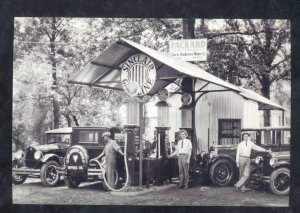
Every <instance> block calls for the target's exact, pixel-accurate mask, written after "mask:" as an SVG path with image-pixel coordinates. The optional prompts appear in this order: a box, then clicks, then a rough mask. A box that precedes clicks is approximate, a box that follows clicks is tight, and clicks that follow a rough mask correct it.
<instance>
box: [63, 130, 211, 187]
mask: <svg viewBox="0 0 300 213" xmlns="http://www.w3.org/2000/svg"><path fill="white" fill-rule="evenodd" d="M124 138H125V136H124ZM127 141H128V143H127V149H126V150H127V156H126V157H127V162H128V171H129V174H130V175H129V176H130V178H129V179H130V180H129V184H130V185H138V184H139V156H140V149H139V147H138V145H137V144H139V139H138V138H137V137H136V136H135V135H134V134H131V133H129V132H127ZM144 144H145V147H144V149H143V150H142V151H143V162H142V164H143V166H142V167H143V172H142V179H143V183H142V184H143V185H146V187H149V185H150V184H154V185H162V184H164V182H165V181H172V179H173V178H174V177H178V162H177V159H176V157H175V158H168V155H169V154H170V153H171V152H172V150H170V144H169V143H168V142H165V140H164V139H163V137H162V138H161V140H159V142H158V143H157V142H154V143H152V144H151V145H150V144H148V145H147V143H144ZM124 148H125V147H124ZM153 151H154V152H153ZM99 154H100V153H99ZM206 155H207V154H204V153H202V154H199V155H197V156H195V157H194V158H192V159H191V166H190V175H191V177H192V178H193V180H195V181H196V182H201V181H202V180H203V178H204V177H205V172H206V171H205V168H206V161H205V160H206V159H207V157H205V156H206ZM74 156H75V157H74ZM117 156H119V157H120V158H122V156H120V155H117ZM64 162H65V164H64V166H63V167H61V170H62V171H63V172H64V177H65V182H66V185H67V186H68V187H70V188H76V187H78V186H79V185H80V183H81V182H85V181H97V180H100V181H101V182H102V185H103V188H104V189H107V188H108V187H107V185H106V183H105V181H103V172H102V170H101V166H102V167H103V166H104V167H105V162H104V161H103V158H97V157H95V156H94V155H91V154H90V153H89V150H86V149H85V148H84V147H82V146H72V147H70V148H69V150H68V152H67V154H66V157H65V160H64ZM120 162H123V164H122V163H120V164H119V165H120V166H119V167H118V169H116V172H115V180H116V182H115V185H116V188H117V189H119V188H120V187H122V186H124V182H125V179H126V178H127V177H126V176H125V175H126V172H125V167H124V160H123V159H120ZM100 164H101V165H100ZM122 165H123V167H122Z"/></svg>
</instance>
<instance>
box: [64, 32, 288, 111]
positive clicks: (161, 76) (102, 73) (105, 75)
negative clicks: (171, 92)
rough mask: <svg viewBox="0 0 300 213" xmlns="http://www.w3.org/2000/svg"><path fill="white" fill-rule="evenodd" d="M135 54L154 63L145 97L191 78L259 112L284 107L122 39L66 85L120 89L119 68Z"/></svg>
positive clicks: (163, 54) (173, 58)
mask: <svg viewBox="0 0 300 213" xmlns="http://www.w3.org/2000/svg"><path fill="white" fill-rule="evenodd" d="M137 53H143V54H146V55H147V56H149V57H150V58H151V59H152V60H153V61H154V63H155V67H156V70H157V74H156V82H155V84H154V86H153V87H152V89H151V90H150V91H149V93H148V94H149V95H154V94H155V93H157V92H158V91H159V90H160V89H162V88H164V87H166V86H167V85H169V84H170V83H172V82H174V81H175V80H176V79H179V78H184V77H192V78H196V79H199V80H202V81H205V82H208V83H211V84H214V85H218V86H221V87H223V88H224V89H228V90H230V91H235V92H237V93H239V94H240V95H242V96H243V97H244V98H247V99H251V100H254V101H257V102H258V103H259V104H260V109H280V110H285V108H283V107H282V106H280V105H278V104H276V103H274V102H272V101H271V100H269V99H267V98H265V97H263V96H261V95H259V94H257V93H255V92H253V91H251V90H247V89H244V88H241V87H238V86H236V85H233V84H231V83H228V82H226V81H224V80H222V79H220V78H218V77H216V76H214V75H212V74H210V73H208V72H206V71H205V70H203V69H201V68H200V67H198V66H196V65H194V64H192V63H189V62H186V61H182V60H180V59H178V58H175V57H172V56H170V55H168V54H165V53H162V52H159V51H156V50H153V49H151V48H148V47H146V46H143V45H141V44H137V43H135V42H132V41H129V40H126V39H123V38H122V39H120V40H118V41H117V42H115V43H114V44H112V45H111V46H109V47H108V48H107V49H106V50H105V51H103V52H102V53H101V54H100V55H99V56H97V57H95V58H94V59H93V60H91V61H90V62H89V63H88V64H87V65H86V66H85V67H84V68H83V69H82V70H80V71H79V72H77V73H75V74H74V75H73V76H72V77H71V78H70V79H69V81H68V82H69V83H73V84H81V85H87V86H92V87H102V88H108V89H115V90H123V88H122V85H121V70H122V66H123V64H124V62H125V61H126V60H127V59H128V58H129V57H130V56H132V55H134V54H137Z"/></svg>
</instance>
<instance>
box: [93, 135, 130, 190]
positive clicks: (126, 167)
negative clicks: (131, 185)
mask: <svg viewBox="0 0 300 213" xmlns="http://www.w3.org/2000/svg"><path fill="white" fill-rule="evenodd" d="M99 157H100V156H98V157H96V158H93V159H91V162H92V161H95V162H96V163H98V165H100V168H101V171H102V174H103V180H104V182H105V184H106V186H107V187H108V188H109V189H110V190H112V191H116V192H118V191H122V190H123V189H125V188H126V186H127V185H128V181H129V173H128V164H127V159H126V158H127V137H125V144H124V163H125V171H126V181H125V184H124V186H122V187H121V188H120V189H114V188H112V187H111V186H110V185H108V183H107V180H106V177H105V169H104V168H103V166H102V164H101V163H100V162H99V160H98V159H99Z"/></svg>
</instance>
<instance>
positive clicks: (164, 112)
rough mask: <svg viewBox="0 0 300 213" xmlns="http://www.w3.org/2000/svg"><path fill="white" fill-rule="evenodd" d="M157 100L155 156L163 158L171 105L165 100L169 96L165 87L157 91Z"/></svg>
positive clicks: (165, 150) (165, 149)
mask: <svg viewBox="0 0 300 213" xmlns="http://www.w3.org/2000/svg"><path fill="white" fill-rule="evenodd" d="M157 95H158V98H159V100H160V101H159V102H158V103H156V105H155V106H157V112H158V113H157V114H158V119H157V127H156V129H157V147H156V150H157V156H156V157H157V158H165V157H166V156H167V143H168V142H169V141H168V136H167V135H168V130H169V129H170V127H169V107H170V106H171V105H170V104H169V103H167V102H166V100H167V99H168V97H169V92H168V91H167V90H166V89H161V90H159V91H158V93H157Z"/></svg>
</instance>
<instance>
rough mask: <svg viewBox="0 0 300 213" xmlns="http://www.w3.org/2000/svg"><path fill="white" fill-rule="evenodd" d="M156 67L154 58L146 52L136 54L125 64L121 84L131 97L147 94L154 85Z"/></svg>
mask: <svg viewBox="0 0 300 213" xmlns="http://www.w3.org/2000/svg"><path fill="white" fill-rule="evenodd" d="M155 80H156V68H155V64H154V62H153V60H152V59H151V58H150V57H149V56H147V55H145V54H135V55H132V56H131V57H129V58H128V59H127V60H126V61H125V62H124V64H123V67H122V73H121V84H122V87H123V89H124V91H125V92H126V93H127V94H128V95H129V96H131V97H134V96H143V95H146V94H147V93H148V92H149V91H150V90H151V89H152V87H153V86H154V83H155Z"/></svg>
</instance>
